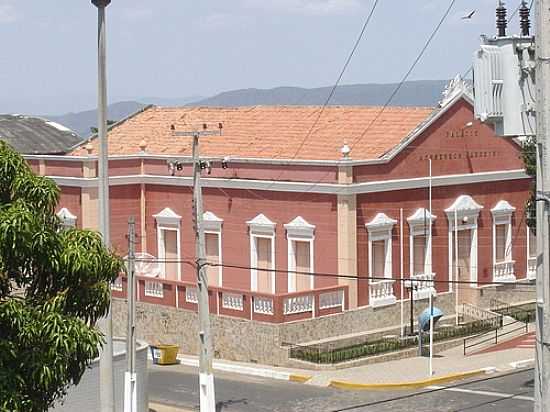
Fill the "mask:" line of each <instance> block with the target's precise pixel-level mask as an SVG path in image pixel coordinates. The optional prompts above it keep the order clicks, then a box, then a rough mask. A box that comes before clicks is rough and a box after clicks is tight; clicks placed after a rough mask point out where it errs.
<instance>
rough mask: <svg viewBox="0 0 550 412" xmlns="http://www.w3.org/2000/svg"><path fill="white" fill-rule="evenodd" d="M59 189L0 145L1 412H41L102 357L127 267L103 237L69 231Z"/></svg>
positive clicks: (74, 230) (4, 146)
mask: <svg viewBox="0 0 550 412" xmlns="http://www.w3.org/2000/svg"><path fill="white" fill-rule="evenodd" d="M58 197H59V189H58V187H57V186H56V185H55V183H54V182H53V181H52V180H50V179H48V178H45V177H40V176H36V175H35V174H34V173H33V172H32V170H31V169H30V167H29V166H28V164H27V163H26V162H25V160H24V159H23V158H22V157H21V156H20V155H19V154H18V153H16V152H15V151H14V150H13V149H12V148H11V147H9V146H8V145H7V144H6V143H4V142H1V141H0V411H1V412H7V411H10V412H23V411H24V412H43V411H47V410H48V408H50V407H51V406H52V405H53V403H54V402H55V401H58V400H60V399H62V398H63V396H64V395H65V394H66V391H67V389H68V387H69V386H70V385H72V384H77V383H78V382H79V380H80V378H81V377H82V374H83V373H84V371H85V370H86V368H87V366H89V364H90V362H91V360H93V359H94V358H95V357H97V356H98V355H99V348H100V345H101V344H102V342H103V340H102V335H101V333H100V332H99V331H98V330H97V329H96V327H95V323H96V321H97V319H99V318H100V317H102V316H104V315H105V314H106V312H107V310H108V307H109V283H110V282H112V281H113V280H114V279H115V278H116V276H117V275H118V273H120V271H121V270H123V264H122V261H121V260H120V259H119V258H118V257H116V256H115V255H114V254H112V253H111V252H110V251H109V250H107V249H106V248H105V247H104V246H103V245H102V241H101V237H100V235H99V234H97V233H96V232H93V231H89V230H77V229H69V230H63V228H62V225H61V222H60V220H59V219H58V218H57V216H56V215H55V207H56V205H57V202H58Z"/></svg>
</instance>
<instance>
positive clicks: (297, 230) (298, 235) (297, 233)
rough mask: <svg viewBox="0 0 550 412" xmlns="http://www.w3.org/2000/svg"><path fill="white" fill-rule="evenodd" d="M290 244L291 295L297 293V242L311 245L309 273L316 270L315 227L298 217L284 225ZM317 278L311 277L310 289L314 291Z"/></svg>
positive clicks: (289, 274) (289, 280)
mask: <svg viewBox="0 0 550 412" xmlns="http://www.w3.org/2000/svg"><path fill="white" fill-rule="evenodd" d="M284 227H285V229H286V237H287V242H288V248H287V249H288V286H287V288H288V289H287V290H288V292H289V293H292V292H296V273H295V271H296V242H308V243H309V272H310V273H313V272H314V271H315V269H314V261H315V256H314V241H315V226H314V225H312V224H309V223H308V222H307V221H306V220H305V219H304V218H303V217H301V216H298V217H296V218H295V219H294V220H293V221H292V222H290V223H287V224H285V225H284ZM314 286H315V278H314V276H310V283H309V288H310V289H311V290H313V289H314Z"/></svg>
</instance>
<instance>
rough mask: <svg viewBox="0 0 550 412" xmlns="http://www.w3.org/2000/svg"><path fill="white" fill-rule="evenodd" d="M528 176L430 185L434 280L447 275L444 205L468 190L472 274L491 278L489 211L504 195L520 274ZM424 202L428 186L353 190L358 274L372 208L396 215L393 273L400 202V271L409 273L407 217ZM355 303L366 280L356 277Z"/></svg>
mask: <svg viewBox="0 0 550 412" xmlns="http://www.w3.org/2000/svg"><path fill="white" fill-rule="evenodd" d="M529 185H530V181H529V180H527V179H522V180H515V181H504V182H495V183H479V184H469V185H462V186H448V187H434V188H433V189H432V210H433V214H434V215H436V216H437V219H436V220H435V223H434V225H433V227H432V236H433V254H432V265H433V272H434V273H436V274H437V279H438V280H448V277H449V252H448V248H449V236H448V230H449V221H448V219H447V214H446V213H445V209H446V208H448V207H449V206H451V205H452V203H453V202H454V201H455V200H456V198H457V197H458V196H460V195H462V194H468V195H470V196H472V198H473V199H474V200H475V201H476V202H477V203H479V204H480V205H482V206H483V209H482V210H481V212H480V214H479V218H478V280H479V281H480V282H490V281H492V265H493V216H492V214H491V209H492V208H493V207H494V206H495V205H496V204H497V202H498V201H499V200H506V201H508V202H509V203H510V204H511V205H512V206H514V207H515V208H516V211H515V212H514V214H513V216H512V245H513V251H512V258H513V259H514V260H515V261H516V263H515V271H516V278H518V279H523V278H525V277H526V269H527V260H526V259H527V240H526V236H527V232H526V230H527V229H526V225H525V212H524V209H525V202H526V200H527V198H528V196H529V193H528V191H529ZM419 207H426V208H427V207H428V190H427V189H414V190H401V191H395V192H386V193H374V194H364V195H358V196H357V226H358V227H357V269H358V274H359V276H363V277H364V276H368V233H367V230H366V228H365V224H366V223H368V222H370V221H371V220H372V219H373V218H374V216H375V215H376V214H377V213H378V212H384V213H386V214H387V215H388V216H389V217H390V218H392V219H395V220H397V222H398V223H397V224H396V225H395V226H394V228H393V232H392V239H393V242H392V264H393V267H392V269H393V274H394V277H399V271H400V267H399V266H400V260H399V247H400V245H399V243H400V239H399V209H400V208H403V220H404V222H403V243H404V247H403V267H404V273H405V277H408V276H409V273H410V266H409V260H410V253H409V245H410V242H409V233H410V232H409V224H408V222H407V218H408V217H409V216H411V215H412V214H413V213H414V212H415V211H416V209H417V208H419ZM394 290H395V293H396V296H397V297H398V298H399V296H400V293H401V292H400V285H399V282H396V284H395V289H394ZM437 290H438V291H447V290H448V286H447V285H445V284H443V283H440V284H438V285H437ZM358 293H359V304H360V305H366V304H368V288H367V281H363V282H361V283H360V287H359V292H358Z"/></svg>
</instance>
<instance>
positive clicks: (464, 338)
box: [464, 338, 466, 356]
mask: <svg viewBox="0 0 550 412" xmlns="http://www.w3.org/2000/svg"><path fill="white" fill-rule="evenodd" d="M464 356H466V338H464Z"/></svg>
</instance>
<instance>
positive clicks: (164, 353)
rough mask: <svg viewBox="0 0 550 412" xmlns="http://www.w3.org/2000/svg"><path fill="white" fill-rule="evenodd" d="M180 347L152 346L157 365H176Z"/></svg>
mask: <svg viewBox="0 0 550 412" xmlns="http://www.w3.org/2000/svg"><path fill="white" fill-rule="evenodd" d="M179 349H180V347H179V346H178V345H151V355H152V357H153V364H155V365H175V364H176V363H177V356H178V351H179Z"/></svg>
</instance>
